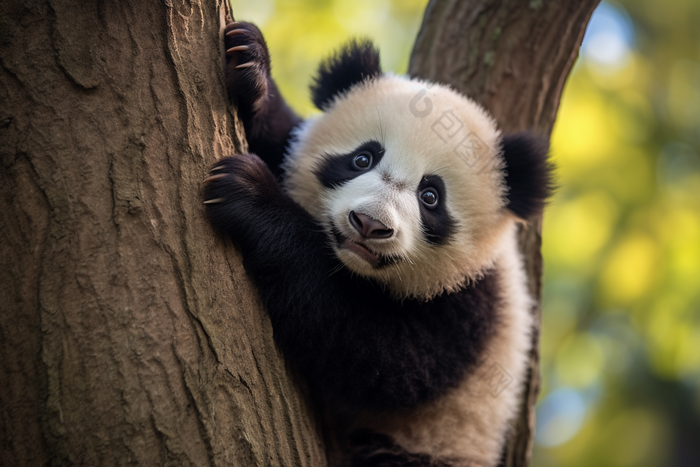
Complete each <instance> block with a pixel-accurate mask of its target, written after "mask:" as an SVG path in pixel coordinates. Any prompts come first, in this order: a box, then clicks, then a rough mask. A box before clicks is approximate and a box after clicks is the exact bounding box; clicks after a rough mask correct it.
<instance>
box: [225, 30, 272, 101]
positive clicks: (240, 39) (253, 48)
mask: <svg viewBox="0 0 700 467" xmlns="http://www.w3.org/2000/svg"><path fill="white" fill-rule="evenodd" d="M224 34H225V36H224V37H225V45H226V87H227V88H228V91H229V96H230V97H231V98H232V99H235V100H236V103H237V104H238V107H239V108H240V109H242V110H247V111H254V109H256V108H257V107H258V106H259V101H260V100H262V99H264V98H265V97H266V96H267V88H268V83H267V79H268V77H269V75H270V54H269V52H268V50H267V45H266V44H265V39H263V35H262V33H261V32H260V29H258V27H257V26H255V25H254V24H252V23H246V22H243V21H238V22H234V23H230V24H228V25H227V26H226V29H225V30H224Z"/></svg>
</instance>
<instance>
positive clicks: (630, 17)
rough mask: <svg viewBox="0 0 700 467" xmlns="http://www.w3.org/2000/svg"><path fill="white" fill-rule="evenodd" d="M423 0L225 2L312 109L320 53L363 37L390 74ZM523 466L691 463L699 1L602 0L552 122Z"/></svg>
mask: <svg viewBox="0 0 700 467" xmlns="http://www.w3.org/2000/svg"><path fill="white" fill-rule="evenodd" d="M426 4H427V0H408V1H407V0H371V1H370V0H335V1H321V0H287V1H283V0H278V1H274V0H255V1H252V0H249V1H238V0H234V1H232V5H233V11H234V15H235V16H236V18H237V19H241V20H251V21H253V22H255V23H257V24H258V25H259V26H260V27H261V28H262V30H263V33H264V34H265V37H266V39H267V41H268V45H269V47H270V50H271V54H272V63H273V70H272V74H273V76H274V77H275V79H276V80H277V82H278V84H279V85H280V88H281V91H282V92H283V94H284V95H285V96H286V98H287V100H288V101H289V102H290V104H292V105H293V106H294V107H295V108H296V109H297V111H299V112H300V113H302V114H303V115H310V114H311V113H313V112H314V108H313V106H312V104H311V102H310V99H309V94H308V84H309V82H310V79H311V76H312V74H313V73H314V71H315V69H316V67H317V65H318V62H319V60H320V59H321V58H322V57H324V56H326V55H327V54H328V53H329V52H330V51H331V50H333V49H334V48H336V47H337V46H338V45H340V44H341V43H343V42H344V41H345V40H347V39H348V38H350V37H353V36H358V35H363V36H369V37H371V38H372V39H374V41H375V42H376V43H377V45H378V46H379V48H380V50H381V53H382V66H383V68H384V69H385V70H391V71H394V72H397V73H404V72H406V69H407V67H408V58H409V54H410V52H411V49H412V46H413V42H414V39H415V36H416V33H417V32H418V28H419V27H420V22H421V19H422V15H423V10H424V8H425V5H426ZM552 153H553V157H554V159H555V161H556V163H557V165H558V178H559V185H560V189H559V191H558V193H557V195H556V197H555V198H554V200H553V202H552V203H551V205H550V206H549V208H548V210H547V212H546V214H545V217H544V226H543V254H544V258H545V280H544V306H543V333H542V343H541V344H542V377H543V388H542V393H541V396H540V401H539V405H538V421H537V435H536V439H535V450H534V458H533V462H532V466H533V467H557V466H561V467H578V466H581V467H588V466H593V465H595V466H603V467H606V466H610V467H628V466H640V467H646V466H649V467H651V466H674V467H681V466H682V467H686V466H687V467H698V466H700V155H699V153H700V2H698V1H697V0H665V1H660V0H626V1H621V2H619V3H617V2H602V3H601V4H600V6H599V7H598V9H597V10H596V12H595V13H594V15H593V18H592V20H591V22H590V24H589V27H588V30H587V32H586V37H585V39H584V43H583V46H582V47H581V53H580V57H579V60H578V62H577V63H576V65H575V67H574V69H573V72H572V74H571V75H570V77H569V80H568V82H567V85H566V87H565V89H564V94H563V97H562V101H561V106H560V109H559V115H558V119H557V122H556V125H555V128H554V133H553V135H552Z"/></svg>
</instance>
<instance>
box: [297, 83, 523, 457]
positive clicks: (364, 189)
mask: <svg viewBox="0 0 700 467" xmlns="http://www.w3.org/2000/svg"><path fill="white" fill-rule="evenodd" d="M423 89H425V90H427V94H426V97H427V98H428V99H430V101H431V103H432V106H433V110H432V112H431V115H430V116H427V117H423V118H421V117H417V116H415V115H414V114H413V113H412V112H411V111H410V108H409V105H410V103H411V101H412V99H414V97H415V96H416V94H417V93H419V92H420V91H421V90H423ZM450 111H451V112H453V113H454V115H456V116H457V118H458V119H459V120H460V121H461V122H464V125H465V127H464V128H463V129H462V131H463V134H465V135H466V134H467V133H469V132H472V133H473V134H475V135H476V136H477V137H478V138H479V139H480V140H481V141H483V142H484V143H485V144H486V145H487V146H488V150H489V153H488V155H486V156H485V157H484V159H489V158H490V159H491V161H490V162H492V163H491V164H488V165H487V166H486V170H483V169H484V166H483V165H479V166H475V167H470V166H469V165H467V164H466V163H465V162H464V161H463V160H462V159H460V158H459V157H458V155H457V154H456V153H455V152H454V146H455V144H454V143H455V142H456V141H458V140H457V139H455V141H453V142H450V143H447V142H445V141H443V140H442V139H441V138H440V134H439V133H438V132H437V131H435V130H434V129H433V128H432V125H433V123H434V122H435V121H436V119H437V118H439V116H440V115H441V114H443V113H444V112H450ZM443 136H444V135H443ZM499 137H500V135H499V132H498V130H497V128H496V125H495V122H494V121H493V120H492V119H491V118H490V117H489V115H488V114H487V113H486V112H485V111H484V110H483V109H482V108H481V107H480V106H479V105H477V104H476V103H474V102H473V101H472V100H470V99H468V98H466V97H465V96H463V95H460V94H459V93H457V92H455V91H453V90H451V89H450V88H448V87H446V86H441V85H437V84H432V83H427V82H423V81H418V80H410V79H408V78H405V77H399V76H392V75H385V76H383V77H381V78H379V79H375V80H372V81H368V82H365V83H363V84H361V85H358V86H356V87H354V88H352V90H351V91H350V92H348V93H346V94H344V95H341V96H339V97H338V98H337V99H336V100H335V101H334V102H333V104H332V105H331V106H330V108H329V109H328V110H327V111H326V112H324V113H323V114H321V115H318V116H316V117H314V118H311V119H309V120H307V121H306V122H305V123H304V124H303V125H302V126H301V127H300V129H299V130H298V132H297V134H296V136H295V139H294V143H293V144H292V146H291V149H290V151H289V155H288V157H287V159H286V162H285V169H286V172H287V177H286V178H285V188H286V190H287V192H288V193H289V194H290V196H292V198H293V199H294V200H295V201H296V202H297V203H299V204H300V205H301V206H303V207H304V208H305V209H306V210H307V211H308V212H309V213H311V214H312V215H313V216H314V217H315V218H316V219H317V221H318V222H319V223H321V224H322V225H325V226H326V227H327V228H328V220H329V219H333V221H334V224H335V225H336V226H341V228H342V229H343V233H345V234H346V235H347V236H353V235H354V229H353V228H352V226H351V225H350V224H349V223H348V222H347V216H348V212H349V211H351V210H355V211H360V212H362V213H365V214H367V215H369V216H371V217H373V218H375V219H377V220H379V221H381V222H382V223H384V224H385V225H386V226H388V227H389V228H392V229H394V230H395V232H396V234H395V235H394V236H392V237H391V238H390V239H376V240H374V239H369V240H364V241H365V242H366V243H368V244H370V245H371V247H372V248H373V250H375V251H377V252H380V253H385V254H394V255H400V256H401V257H403V258H405V261H402V262H399V263H397V264H395V265H392V266H389V267H387V268H382V269H378V270H377V269H375V268H373V267H372V266H370V265H369V264H368V263H367V262H366V261H365V260H363V259H362V258H360V257H359V256H357V255H356V254H355V253H352V252H350V251H347V250H345V249H339V248H338V247H337V246H335V247H334V248H335V251H336V253H337V255H338V257H339V258H340V259H341V260H342V261H343V263H345V264H346V265H347V266H348V267H349V268H350V269H352V270H353V271H355V272H356V273H357V274H360V275H363V276H368V277H372V278H375V279H378V280H379V281H381V282H382V283H384V284H386V285H387V287H388V288H389V289H390V291H391V292H392V294H393V295H394V296H395V297H397V298H404V297H418V298H422V299H429V298H431V297H433V296H435V295H436V294H439V293H444V292H445V291H451V290H454V289H456V288H458V287H460V286H462V285H463V284H464V282H465V279H466V280H474V279H478V278H479V277H480V276H481V273H482V272H483V271H484V270H485V269H488V268H491V267H495V268H496V269H497V271H498V273H499V276H500V278H501V280H502V284H503V287H504V289H505V290H503V296H504V297H506V300H505V302H504V304H503V308H502V309H501V310H500V313H501V319H502V321H501V325H500V327H499V329H498V333H497V336H496V337H495V338H494V339H492V340H491V341H490V342H489V344H488V348H487V350H486V355H487V358H486V359H485V360H484V361H483V362H482V364H481V365H480V366H479V367H478V368H477V369H476V371H474V372H473V373H472V374H470V375H469V376H468V378H467V379H466V380H465V381H463V383H462V384H460V385H459V387H456V388H454V389H452V390H450V391H449V393H448V394H447V395H445V396H444V397H442V398H440V399H439V400H437V401H435V402H433V403H431V404H429V405H428V406H425V407H421V408H419V409H417V410H411V411H406V412H404V413H402V414H400V415H398V416H396V417H387V416H386V415H385V414H383V415H381V416H379V417H371V416H367V415H365V416H362V417H361V418H360V419H359V420H358V421H357V422H356V423H358V425H362V426H367V427H370V428H373V429H375V430H377V431H380V432H384V433H387V434H390V435H392V436H393V437H394V438H395V439H396V440H397V442H398V443H399V444H400V445H401V446H403V447H404V448H406V449H407V450H409V451H411V452H419V453H428V454H430V455H432V456H435V457H438V458H441V459H445V460H449V461H450V462H451V463H452V464H453V465H455V466H462V465H464V466H493V465H495V464H496V463H497V462H498V460H499V456H500V454H501V449H502V446H503V441H504V436H505V434H506V432H507V427H508V422H509V421H510V420H511V419H512V418H513V417H514V416H515V415H516V412H517V409H518V406H517V403H518V394H519V391H520V390H521V383H522V381H523V377H524V372H525V366H526V362H527V354H528V352H529V349H530V330H531V328H532V323H531V306H532V300H531V299H530V296H529V294H528V292H527V288H526V277H525V274H524V272H523V267H522V260H521V258H520V253H519V252H518V249H517V240H516V235H515V234H516V229H515V224H516V222H518V219H517V218H516V217H515V216H514V215H513V214H512V213H510V212H509V211H507V210H506V209H505V203H504V194H505V189H506V188H505V186H504V182H503V177H502V175H501V171H502V168H503V161H502V159H501V155H500V143H499ZM370 139H374V140H377V141H380V142H381V143H382V144H383V146H385V147H386V148H387V150H386V154H385V155H384V157H383V158H382V160H381V162H380V163H379V165H378V166H377V167H376V168H374V169H373V170H372V171H371V172H369V173H367V174H365V175H363V176H360V177H358V178H355V179H354V180H351V181H349V182H347V183H346V184H344V185H343V186H341V187H338V188H334V189H329V188H326V187H324V186H323V185H322V184H321V183H320V182H319V180H318V178H317V177H316V176H315V175H314V171H315V170H316V169H317V167H318V165H319V163H320V162H321V161H322V160H324V158H325V157H326V156H327V155H328V154H344V153H347V152H349V151H351V150H352V149H354V148H356V147H357V146H359V145H360V144H361V143H363V142H365V141H367V140H370ZM494 172H495V173H494ZM424 174H437V175H440V176H441V177H443V179H444V181H445V184H446V189H447V193H448V196H447V203H448V210H449V212H450V214H451V216H452V217H453V218H455V219H458V227H457V232H456V233H455V234H454V236H453V239H452V241H451V242H450V243H449V244H447V245H431V244H429V243H428V242H426V240H425V238H424V236H423V234H422V232H421V227H420V226H421V221H420V214H419V212H418V203H417V201H416V194H415V193H416V187H417V185H418V182H419V181H420V179H421V178H422V177H423V175H424Z"/></svg>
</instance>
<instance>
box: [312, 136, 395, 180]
mask: <svg viewBox="0 0 700 467" xmlns="http://www.w3.org/2000/svg"><path fill="white" fill-rule="evenodd" d="M383 155H384V147H382V145H381V144H380V143H379V142H378V141H368V142H366V143H362V144H361V145H360V146H358V147H357V148H355V149H353V150H352V151H350V152H349V153H348V154H327V155H326V156H325V158H324V160H323V162H321V164H319V166H318V167H317V168H316V170H315V171H314V173H315V174H316V177H318V179H319V181H320V182H321V184H322V185H323V186H325V187H326V188H337V187H339V186H341V185H342V184H343V183H345V182H348V181H350V180H352V179H353V178H355V177H359V176H360V175H362V174H364V173H366V172H368V171H369V170H371V169H373V168H374V167H376V166H377V164H379V161H381V159H382V156H383Z"/></svg>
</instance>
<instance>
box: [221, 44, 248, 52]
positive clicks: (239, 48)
mask: <svg viewBox="0 0 700 467" xmlns="http://www.w3.org/2000/svg"><path fill="white" fill-rule="evenodd" d="M249 48H250V47H248V46H247V45H237V46H235V47H231V48H230V49H228V50H227V51H226V53H227V54H230V53H233V52H239V51H243V50H248V49H249Z"/></svg>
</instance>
